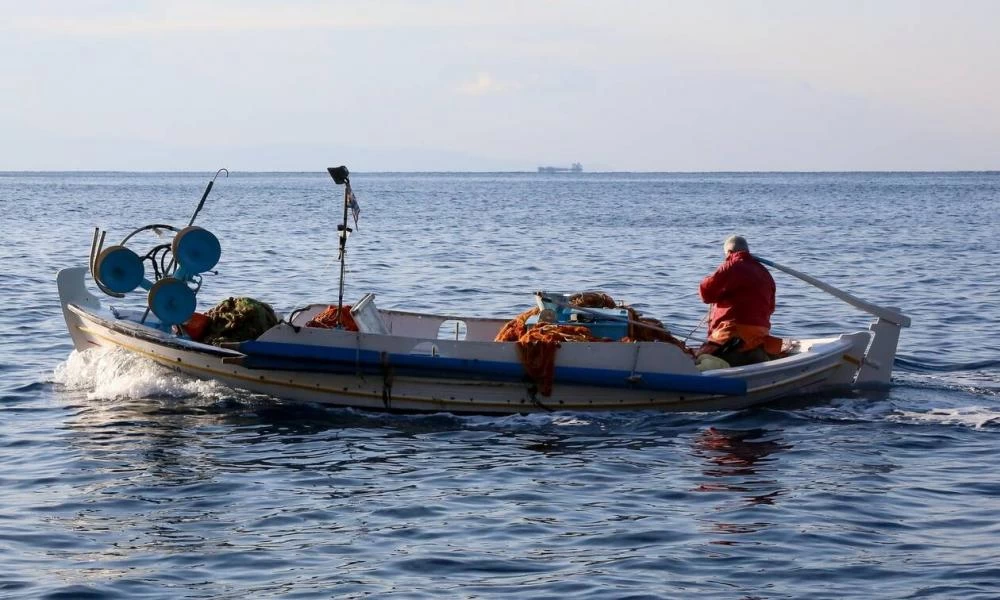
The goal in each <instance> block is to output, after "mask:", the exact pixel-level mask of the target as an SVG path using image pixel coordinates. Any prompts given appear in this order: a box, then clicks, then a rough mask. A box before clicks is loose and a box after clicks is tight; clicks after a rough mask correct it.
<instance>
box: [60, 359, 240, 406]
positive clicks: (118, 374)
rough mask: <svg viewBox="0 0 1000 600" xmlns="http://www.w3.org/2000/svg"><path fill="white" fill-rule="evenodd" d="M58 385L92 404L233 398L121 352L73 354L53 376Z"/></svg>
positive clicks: (209, 383) (225, 390)
mask: <svg viewBox="0 0 1000 600" xmlns="http://www.w3.org/2000/svg"><path fill="white" fill-rule="evenodd" d="M53 380H54V381H55V383H58V384H61V385H63V386H66V387H67V388H68V389H71V390H78V391H84V392H86V393H87V398H88V399H91V400H113V399H122V398H164V397H166V398H192V397H200V398H205V399H209V400H219V399H221V398H223V397H225V396H229V395H232V394H233V391H232V390H231V389H229V388H227V387H226V386H224V385H222V384H220V383H218V382H214V381H201V380H198V379H192V378H190V377H186V376H184V375H181V374H178V373H174V372H173V371H170V370H168V369H165V368H163V367H161V366H159V365H157V364H156V363H154V362H152V361H150V360H148V359H145V358H142V357H140V356H136V355H134V354H131V353H129V352H127V351H125V350H122V349H120V348H114V349H109V348H91V349H88V350H84V351H83V352H80V351H77V350H74V351H73V352H72V353H71V354H70V355H69V357H68V358H67V359H66V360H65V362H63V363H61V364H60V365H59V366H57V367H56V369H55V372H54V373H53Z"/></svg>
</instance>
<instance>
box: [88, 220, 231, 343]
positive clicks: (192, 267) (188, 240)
mask: <svg viewBox="0 0 1000 600" xmlns="http://www.w3.org/2000/svg"><path fill="white" fill-rule="evenodd" d="M164 228H166V229H168V230H171V231H176V232H177V233H176V234H175V235H174V237H173V239H172V240H171V241H170V243H169V244H158V245H157V246H155V247H154V248H153V249H152V250H150V251H149V252H147V253H146V254H145V255H143V256H139V255H138V254H136V253H135V252H133V251H132V250H130V249H129V248H126V247H125V245H124V244H125V242H128V241H129V240H131V238H132V237H133V236H135V235H136V234H137V233H139V232H141V231H146V230H152V231H155V232H157V233H159V232H160V231H161V230H163V229H164ZM98 231H99V230H98ZM98 231H95V233H94V245H93V247H92V249H91V272H92V273H93V275H94V280H95V281H96V282H97V286H98V287H99V288H100V289H101V291H103V292H104V293H106V294H108V295H111V296H115V297H119V298H120V297H123V296H124V294H126V293H128V292H131V291H133V290H135V289H136V288H140V287H141V288H142V289H144V290H147V291H148V293H147V295H146V302H147V304H148V306H149V310H150V311H152V313H153V314H154V315H156V317H157V318H158V319H159V320H160V322H161V323H163V324H164V325H166V326H171V325H180V324H182V323H184V322H186V321H187V320H188V319H190V318H191V315H193V314H194V311H195V308H196V306H197V298H196V296H197V293H198V290H199V289H200V288H201V274H202V273H204V272H206V271H209V270H211V269H212V268H213V267H215V265H217V264H218V263H219V258H220V257H221V256H222V246H221V245H220V244H219V239H218V238H217V237H215V235H214V234H213V233H212V232H210V231H208V230H206V229H202V228H201V227H195V226H189V227H185V228H184V229H181V230H180V231H177V229H176V228H174V227H171V226H164V225H147V226H145V227H140V228H139V229H136V230H135V231H133V232H132V233H131V234H129V235H128V236H126V237H125V239H124V240H123V241H122V243H121V244H119V245H116V246H109V247H107V248H104V249H102V248H101V246H102V245H103V242H104V234H103V233H102V234H101V236H100V242H98V237H97V236H98ZM95 253H96V255H95ZM146 262H149V267H151V270H152V272H153V278H152V279H153V280H152V281H150V279H148V278H147V277H146V272H147V268H146V267H147V265H145V264H144V263H146Z"/></svg>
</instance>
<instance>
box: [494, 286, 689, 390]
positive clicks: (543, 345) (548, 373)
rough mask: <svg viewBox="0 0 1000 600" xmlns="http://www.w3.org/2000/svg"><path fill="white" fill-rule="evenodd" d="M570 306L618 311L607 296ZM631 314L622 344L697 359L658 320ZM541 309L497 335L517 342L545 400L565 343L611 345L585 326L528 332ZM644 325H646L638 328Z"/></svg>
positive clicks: (573, 300)
mask: <svg viewBox="0 0 1000 600" xmlns="http://www.w3.org/2000/svg"><path fill="white" fill-rule="evenodd" d="M569 304H570V305H571V306H577V307H580V308H615V307H616V306H618V304H617V303H616V302H615V300H614V298H612V297H611V296H609V295H608V294H605V293H604V292H583V293H580V294H574V295H572V296H570V298H569ZM624 308H626V309H627V310H628V315H629V317H628V318H629V320H630V321H633V323H629V326H628V335H627V336H626V337H623V338H622V339H621V340H619V341H621V342H652V341H659V342H667V343H670V344H674V345H675V346H677V347H679V348H681V349H682V350H684V352H685V353H686V354H689V355H691V356H692V357H693V356H694V355H693V353H692V352H691V350H689V349H688V348H687V346H685V345H684V343H683V342H682V341H680V340H678V339H677V338H675V337H674V336H672V335H670V332H668V331H667V330H666V328H665V327H663V323H661V322H660V321H658V320H656V319H652V318H649V317H643V316H642V315H641V314H640V313H639V312H637V311H636V310H635V309H633V308H632V307H631V306H625V307H624ZM539 312H540V311H539V309H538V307H535V308H532V309H530V310H526V311H524V312H523V313H521V314H519V315H517V316H516V317H514V318H513V319H511V320H510V321H508V322H507V323H506V324H505V325H504V326H503V327H502V328H501V329H500V332H499V333H498V334H497V336H496V338H494V341H496V342H517V355H518V357H519V358H520V359H521V364H522V365H524V370H525V372H526V373H527V374H528V377H530V378H531V380H532V381H534V382H536V383H537V384H538V389H539V391H540V392H541V394H542V395H543V396H549V395H551V394H552V380H553V378H554V376H555V364H556V350H558V349H559V347H560V346H561V345H562V342H612V341H615V340H609V339H607V338H599V337H594V335H593V334H592V333H591V332H590V329H589V328H588V327H585V326H583V325H558V324H555V323H537V324H535V325H534V326H533V327H532V328H531V329H528V327H527V325H526V324H525V321H527V320H528V319H529V318H531V317H533V316H535V315H537V314H538V313H539ZM636 323H642V324H645V325H647V327H643V326H642V325H636Z"/></svg>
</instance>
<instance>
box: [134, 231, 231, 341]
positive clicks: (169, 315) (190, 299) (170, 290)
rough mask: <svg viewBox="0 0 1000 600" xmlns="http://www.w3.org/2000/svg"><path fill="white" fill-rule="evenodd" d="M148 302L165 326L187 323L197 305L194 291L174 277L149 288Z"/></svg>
mask: <svg viewBox="0 0 1000 600" xmlns="http://www.w3.org/2000/svg"><path fill="white" fill-rule="evenodd" d="M213 237H214V236H213ZM147 301H148V303H149V308H150V310H152V311H153V314H154V315H156V318H158V319H159V320H160V322H161V323H163V324H164V325H180V324H181V323H184V322H186V321H187V320H188V319H190V318H191V315H193V314H194V309H195V307H196V305H197V301H196V299H195V294H194V291H193V290H192V289H191V288H189V287H188V286H187V284H186V283H184V282H183V281H181V280H180V279H176V278H174V277H164V278H163V279H161V280H159V281H157V282H156V283H154V284H153V285H152V286H151V287H150V288H149V295H148V296H147Z"/></svg>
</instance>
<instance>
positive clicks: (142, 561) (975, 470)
mask: <svg viewBox="0 0 1000 600" xmlns="http://www.w3.org/2000/svg"><path fill="white" fill-rule="evenodd" d="M325 166H327V165H322V166H321V167H320V168H318V169H317V171H316V172H315V173H295V174H292V173H278V174H274V173H238V172H234V173H232V175H231V176H230V177H229V178H225V177H220V178H219V180H218V181H217V183H216V185H215V188H214V190H213V192H212V195H211V196H210V197H209V198H208V201H207V202H206V204H205V207H204V209H203V210H202V211H201V213H200V214H199V216H198V220H197V222H196V223H197V224H199V225H201V226H203V227H205V228H208V229H210V230H212V231H213V232H215V233H216V234H217V235H218V236H219V238H220V239H221V240H222V244H223V257H222V261H221V262H220V264H219V266H218V274H217V275H214V276H208V277H206V278H205V282H204V286H203V288H202V290H201V292H200V294H199V307H200V308H201V309H206V308H208V307H210V306H212V305H214V304H215V303H216V302H218V301H219V300H221V299H224V298H226V297H228V296H231V295H243V296H252V297H255V298H257V299H259V300H263V301H266V302H269V303H271V304H273V305H274V306H275V307H276V308H277V309H278V310H279V311H281V312H286V313H287V312H288V311H289V310H291V309H293V308H295V307H296V306H301V305H304V304H306V303H310V302H329V301H333V302H335V301H336V298H337V291H338V289H337V288H338V263H337V248H336V239H335V227H336V224H337V222H339V221H340V219H341V207H342V206H343V204H342V193H343V192H342V189H343V188H337V187H336V186H334V184H333V182H332V181H331V180H330V178H329V177H328V176H327V174H326V173H325V171H324V169H323V167H325ZM212 175H213V174H212V173H211V172H206V173H193V174H192V173H184V174H175V173H141V174H139V173H2V174H0V214H2V220H0V223H2V226H0V228H2V237H0V290H2V299H3V310H2V312H0V598H5V599H8V598H32V599H35V598H48V599H55V598H95V599H96V598H170V599H174V598H233V599H240V600H244V599H247V598H368V597H370V598H500V597H506V598H558V599H560V600H565V599H569V598H589V599H606V598H732V599H743V600H749V599H755V600H757V599H761V600H762V599H786V598H810V599H814V598H836V599H868V598H942V599H945V598H947V599H952V598H960V599H987V598H991V599H992V598H1000V467H998V464H1000V269H998V268H997V244H998V242H1000V210H998V207H1000V173H829V174H828V173H822V174H818V173H761V174H743V173H739V174H725V173H720V174H619V173H614V174H602V173H582V174H554V175H539V174H534V173H501V174H494V173H488V174H446V173H426V174H411V173H407V174H392V173H378V174H368V173H356V174H353V175H352V182H353V185H354V190H355V193H356V194H357V197H358V200H359V203H360V206H361V210H362V213H361V218H360V221H359V226H358V230H357V231H355V232H354V234H353V235H352V237H351V238H350V240H349V243H348V252H347V267H348V268H347V276H346V289H345V300H346V301H348V302H350V301H356V300H357V299H358V298H360V297H361V296H362V295H363V294H364V293H366V292H374V293H375V294H376V296H377V302H378V304H379V306H381V307H384V308H401V309H411V310H421V311H423V310H428V311H446V312H449V313H458V314H472V315H482V316H486V315H496V316H511V317H512V316H514V315H516V314H517V313H519V312H521V311H522V310H524V309H526V308H528V307H530V306H531V304H532V295H531V294H532V292H534V291H536V290H542V289H545V290H559V291H569V290H580V289H600V290H603V291H606V292H607V293H609V294H611V295H612V296H613V297H614V298H616V299H619V300H623V301H625V302H628V303H630V304H632V305H634V306H635V307H637V308H638V309H639V310H641V311H642V312H643V313H644V314H646V315H647V316H654V317H657V318H659V319H661V320H663V321H664V322H665V323H666V324H667V325H668V326H669V327H670V328H671V330H672V331H674V333H675V334H677V335H678V337H686V336H688V334H689V333H690V332H691V331H692V329H694V328H695V327H696V325H697V324H698V322H699V321H700V319H701V317H702V316H703V315H704V313H705V307H704V306H703V305H701V304H700V302H699V300H698V298H697V296H696V295H695V292H696V289H697V285H698V282H699V281H700V279H701V278H702V277H703V276H704V275H706V274H708V273H709V272H711V271H712V270H713V269H714V268H715V267H716V265H717V264H718V263H719V261H720V260H721V258H722V250H721V244H722V241H723V239H724V238H725V237H726V236H728V235H730V234H732V233H741V234H743V235H745V236H746V237H747V238H748V240H749V242H750V245H751V249H752V250H753V251H754V252H755V253H757V254H760V255H761V256H765V257H767V258H770V259H771V260H773V261H776V262H779V263H781V264H784V265H787V266H791V267H793V268H796V269H798V270H800V271H803V272H805V273H808V274H810V275H812V276H814V277H817V278H819V279H821V280H823V281H825V282H827V283H830V284H832V285H835V286H837V287H839V288H842V289H845V290H848V291H850V292H852V293H854V294H855V295H857V296H860V297H862V298H864V299H866V300H869V301H871V302H875V303H878V304H883V305H887V306H896V307H900V308H901V309H902V310H903V311H904V312H906V313H907V314H908V315H910V316H911V317H912V319H913V326H912V327H911V328H909V329H906V330H904V331H903V335H902V338H901V341H900V346H899V355H898V357H897V361H896V365H895V372H894V376H893V382H892V385H891V386H890V387H888V388H887V389H882V390H866V391H863V392H851V393H840V394H828V395H819V396H818V395H813V396H804V397H800V398H794V399H792V400H789V401H785V402H782V403H780V404H776V405H773V406H766V407H762V408H756V409H753V410H745V411H739V412H713V413H682V414H661V413H655V412H645V413H614V412H609V413H603V414H573V413H554V414H544V415H534V416H512V417H457V416H453V415H450V414H434V415H426V416H412V415H411V416H400V415H385V414H372V413H365V412H360V411H354V410H339V409H327V408H322V407H319V406H311V405H289V404H285V403H282V402H281V401H280V400H279V399H275V398H270V397H264V396H259V395H252V394H249V393H246V392H244V391H240V390H238V389H230V388H227V387H224V386H220V385H218V384H214V383H211V382H203V381H197V380H193V379H189V378H186V377H183V376H180V375H177V374H174V373H172V372H169V371H165V370H163V369H161V368H159V367H156V366H154V365H152V364H151V363H148V362H145V361H144V360H142V359H137V358H133V357H130V356H127V355H124V354H119V353H114V352H103V353H101V352H98V351H95V350H91V351H88V352H86V353H82V354H80V353H76V352H74V351H73V348H72V346H71V343H70V338H69V335H68V334H67V332H66V329H65V324H64V322H63V320H62V316H61V313H60V308H59V303H58V299H57V294H56V286H55V276H56V272H57V271H58V270H59V269H60V268H63V267H67V266H75V265H85V264H86V262H87V259H88V254H89V252H90V246H91V239H92V235H93V231H94V228H95V227H96V226H100V227H103V228H106V229H108V230H109V232H110V233H109V236H108V240H107V243H117V242H118V241H120V240H121V238H123V237H124V236H125V235H126V234H128V233H129V232H130V231H132V229H134V228H136V227H139V226H141V225H145V224H148V223H168V224H174V225H179V226H182V225H186V224H187V222H188V220H189V219H190V217H191V215H192V213H193V211H194V209H195V206H196V205H197V203H198V199H199V198H200V197H201V193H202V191H203V189H204V187H205V184H206V183H207V182H208V180H209V179H210V178H211V177H212ZM144 239H145V240H147V241H148V242H149V245H150V246H152V245H154V244H155V243H163V242H166V241H168V239H167V238H159V239H158V238H156V237H155V236H152V235H151V236H150V237H149V238H144ZM142 243H143V242H140V243H139V245H140V246H141V245H142ZM140 249H143V250H144V248H140ZM775 279H776V281H777V284H778V308H777V312H776V314H775V316H774V331H775V332H776V333H777V334H779V335H780V334H782V333H788V334H798V335H802V334H810V335H811V334H815V335H827V334H830V335H832V334H835V333H839V332H841V331H845V330H848V329H857V328H864V327H867V324H868V323H869V319H868V316H867V315H865V314H863V313H859V312H857V311H856V310H855V309H853V308H851V307H849V306H847V305H845V304H843V303H841V302H839V301H837V300H836V299H834V298H832V297H830V296H828V295H826V294H825V293H823V292H820V291H818V290H816V289H814V288H811V287H809V286H807V285H805V284H803V283H801V282H799V281H798V280H795V279H792V278H790V277H788V276H786V275H784V274H782V273H778V272H775ZM107 300H109V301H110V302H111V303H112V304H118V305H121V304H126V305H127V304H129V303H130V302H132V303H136V304H140V303H141V301H142V299H141V297H139V298H136V299H132V300H129V299H126V300H125V301H117V300H112V299H110V298H109V299H107ZM699 335H704V330H703V329H702V330H698V331H695V332H694V333H693V334H691V339H697V338H698V337H699Z"/></svg>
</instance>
